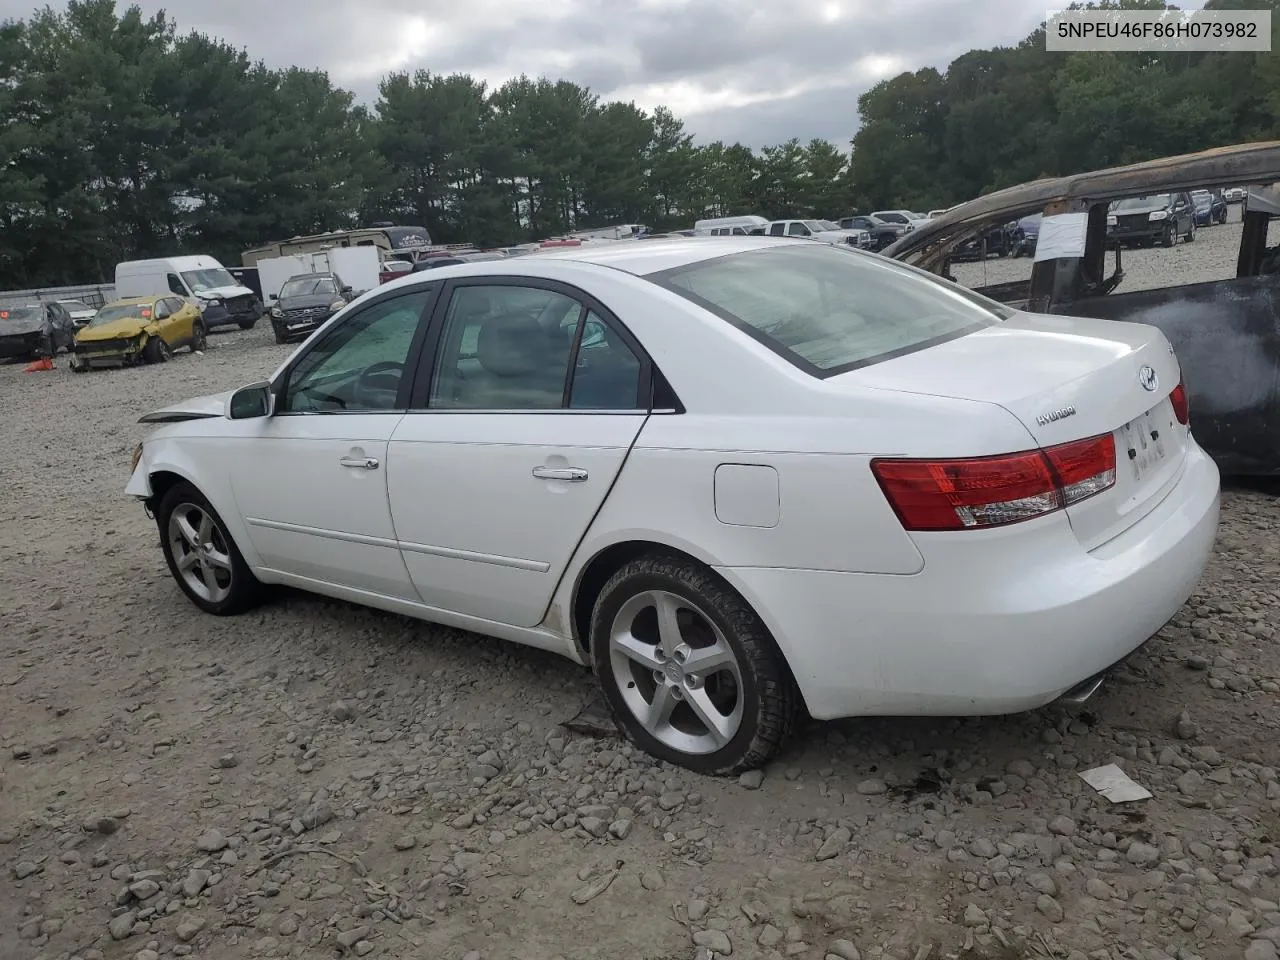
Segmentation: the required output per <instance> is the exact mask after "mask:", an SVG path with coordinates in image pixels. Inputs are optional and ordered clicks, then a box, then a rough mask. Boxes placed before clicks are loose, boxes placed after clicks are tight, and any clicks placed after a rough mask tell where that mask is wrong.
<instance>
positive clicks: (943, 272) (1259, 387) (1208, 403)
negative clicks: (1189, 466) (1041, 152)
mask: <svg viewBox="0 0 1280 960" xmlns="http://www.w3.org/2000/svg"><path fill="white" fill-rule="evenodd" d="M1277 182H1280V141H1269V142H1258V143H1246V144H1238V145H1234V146H1228V147H1221V148H1217V149H1213V150H1206V151H1203V152H1200V153H1193V154H1186V155H1181V156H1175V157H1165V158H1162V159H1158V160H1149V161H1146V162H1143V163H1137V164H1132V165H1129V166H1124V167H1115V168H1111V169H1107V170H1098V171H1093V172H1089V173H1080V174H1074V175H1071V176H1066V177H1055V178H1048V179H1042V180H1036V181H1033V182H1031V183H1025V184H1021V185H1019V186H1015V187H1009V188H1007V189H1004V190H999V191H996V192H993V193H990V194H987V195H986V196H983V197H979V198H977V199H975V200H971V201H969V202H967V203H963V204H960V205H959V206H957V207H954V208H952V209H951V210H949V211H948V212H947V213H946V214H945V215H943V216H942V217H939V218H938V219H937V220H934V221H931V222H930V223H928V224H926V225H924V226H921V227H919V228H917V229H916V230H914V231H912V232H911V233H910V234H908V235H907V236H905V237H903V238H902V239H901V240H900V241H898V242H897V243H895V244H894V245H893V246H891V247H889V248H888V249H887V250H886V251H885V255H886V256H889V257H892V258H894V259H897V260H900V261H902V262H905V263H908V264H911V265H913V266H916V267H919V268H921V269H924V270H928V271H930V272H932V273H935V274H938V275H940V276H944V277H947V278H948V279H952V280H954V279H955V278H954V277H953V276H952V274H951V271H950V269H949V264H950V263H951V262H952V260H953V259H954V258H955V254H956V252H957V251H959V250H962V249H963V248H964V245H965V244H966V243H968V242H970V241H971V239H972V238H973V237H975V236H979V235H981V233H982V232H983V231H985V230H988V229H990V228H991V227H993V226H995V225H998V224H1001V223H1005V222H1007V221H1008V220H1009V219H1010V218H1011V217H1025V216H1028V215H1031V214H1041V215H1042V217H1041V221H1040V230H1039V236H1038V239H1037V247H1036V252H1035V256H1034V262H1033V266H1032V271H1031V276H1030V277H1029V278H1027V279H1020V280H1015V281H1006V282H1000V283H993V284H989V285H981V286H975V287H974V288H973V289H974V290H975V292H977V293H980V294H982V295H984V296H986V297H990V298H992V299H994V300H997V301H1000V302H1002V303H1006V304H1009V305H1010V306H1015V307H1017V308H1018V309H1021V310H1026V311H1029V312H1032V313H1041V314H1066V315H1069V316H1072V317H1094V318H1098V319H1102V320H1115V321H1130V322H1137V323H1143V324H1148V325H1151V326H1154V327H1157V328H1158V329H1159V330H1160V331H1161V332H1163V333H1164V335H1165V336H1166V337H1167V338H1168V340H1169V343H1170V344H1171V349H1172V350H1173V351H1174V353H1175V354H1176V355H1177V358H1178V361H1179V363H1180V365H1181V368H1182V371H1183V373H1184V374H1185V377H1186V390H1187V394H1188V398H1189V401H1190V406H1191V409H1193V410H1194V411H1195V419H1194V431H1195V436H1196V439H1197V440H1198V441H1199V442H1200V444H1201V445H1202V446H1203V447H1204V448H1205V450H1206V451H1208V453H1209V454H1210V455H1211V456H1212V457H1213V459H1214V460H1215V461H1216V462H1217V464H1218V466H1219V469H1220V470H1221V471H1222V473H1224V474H1227V475H1235V476H1245V475H1255V476H1280V276H1278V275H1277V274H1276V273H1275V272H1273V267H1272V266H1271V265H1272V264H1274V263H1276V261H1277V259H1278V258H1277V256H1276V250H1277V248H1276V246H1273V247H1270V248H1269V247H1267V230H1268V226H1269V224H1270V222H1271V221H1272V220H1273V219H1274V218H1276V217H1277V216H1280V193H1278V192H1277V189H1276V187H1275V186H1274V185H1275V184H1276V183H1277ZM1230 185H1245V186H1246V187H1248V197H1247V200H1246V203H1245V212H1244V223H1243V228H1242V231H1241V240H1240V246H1239V250H1238V251H1237V256H1236V259H1235V262H1234V263H1232V264H1226V265H1224V273H1229V274H1230V275H1227V276H1224V278H1222V279H1219V280H1213V281H1208V282H1192V283H1183V284H1182V285H1176V286H1166V287H1161V288H1158V289H1126V285H1125V273H1124V269H1123V251H1122V249H1121V248H1122V246H1127V245H1128V242H1129V241H1137V242H1140V243H1145V242H1146V241H1148V240H1158V241H1159V242H1161V243H1163V244H1166V245H1172V244H1173V243H1176V242H1177V241H1178V240H1179V239H1186V240H1192V239H1194V236H1195V220H1194V216H1193V214H1192V205H1191V199H1190V194H1191V192H1192V191H1194V190H1199V189H1205V190H1215V189H1222V188H1225V187H1228V186H1230ZM1277 246H1280V245H1277ZM1150 255H1152V254H1147V256H1150ZM1155 389H1157V391H1158V392H1159V391H1163V386H1162V385H1161V386H1159V387H1157V388H1155ZM1153 402H1154V400H1153ZM1128 453H1129V452H1126V455H1128ZM1135 455H1136V454H1135Z"/></svg>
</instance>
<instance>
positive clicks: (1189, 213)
mask: <svg viewBox="0 0 1280 960" xmlns="http://www.w3.org/2000/svg"><path fill="white" fill-rule="evenodd" d="M1195 238H1196V213H1195V207H1194V206H1193V205H1192V203H1191V196H1190V194H1187V193H1155V194H1151V195H1149V196H1146V197H1125V198H1124V199H1123V200H1117V201H1116V202H1115V203H1113V204H1112V205H1111V210H1110V211H1109V212H1108V215H1107V239H1108V240H1109V241H1111V242H1114V243H1121V244H1126V245H1127V244H1141V245H1142V246H1145V247H1149V246H1152V245H1153V244H1155V243H1161V244H1163V245H1164V246H1166V247H1172V246H1173V245H1174V244H1175V243H1177V242H1178V240H1179V239H1182V240H1186V241H1187V243H1190V242H1191V241H1192V240H1194V239H1195Z"/></svg>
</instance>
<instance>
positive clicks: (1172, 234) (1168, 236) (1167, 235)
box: [1160, 223, 1178, 247]
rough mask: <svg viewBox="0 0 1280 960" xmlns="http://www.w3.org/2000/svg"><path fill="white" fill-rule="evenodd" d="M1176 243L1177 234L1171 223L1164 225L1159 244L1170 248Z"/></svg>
mask: <svg viewBox="0 0 1280 960" xmlns="http://www.w3.org/2000/svg"><path fill="white" fill-rule="evenodd" d="M1177 242H1178V232H1177V230H1176V229H1174V226H1173V224H1172V223H1169V224H1165V228H1164V234H1163V235H1162V236H1161V237H1160V243H1161V245H1163V246H1166V247H1172V246H1173V245H1174V244H1175V243H1177Z"/></svg>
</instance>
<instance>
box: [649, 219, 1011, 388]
mask: <svg viewBox="0 0 1280 960" xmlns="http://www.w3.org/2000/svg"><path fill="white" fill-rule="evenodd" d="M648 279H649V280H652V281H653V282H655V283H658V284H659V285H661V286H663V287H666V288H667V289H669V290H672V291H674V292H676V293H678V294H680V295H681V296H684V297H686V298H688V299H689V300H691V301H693V302H694V303H696V304H698V305H699V306H702V307H705V308H706V309H708V310H710V311H711V312H712V313H714V314H716V315H718V316H720V317H722V318H723V319H725V320H727V321H728V322H729V323H732V324H733V325H734V326H735V327H737V328H738V329H740V330H742V331H744V332H746V333H747V334H749V335H750V336H752V337H754V338H755V339H757V340H759V341H760V342H761V343H763V344H765V345H766V346H768V347H769V348H770V349H772V350H774V351H775V352H777V353H778V354H780V355H782V356H783V357H785V358H786V359H787V360H789V361H791V362H792V363H794V364H795V365H796V366H797V367H800V368H801V369H802V370H805V371H806V372H808V373H811V374H813V375H814V376H818V377H828V376H833V375H835V374H839V373H844V372H845V371H848V370H853V369H856V368H858V367H865V366H868V365H870V364H873V363H878V362H880V361H883V360H889V359H891V358H893V357H898V356H902V355H904V354H907V353H913V352H915V351H917V350H923V349H925V348H927V347H931V346H934V345H936V344H939V343H944V342H946V341H948V340H954V339H956V338H958V337H962V336H964V335H965V334H968V333H973V332H974V331H976V330H980V329H982V328H983V327H988V326H991V325H992V324H995V323H999V322H1001V321H1002V320H1005V319H1008V318H1009V317H1010V316H1012V315H1013V311H1012V310H1011V309H1009V308H1008V307H1005V306H1003V305H1001V304H999V303H996V302H995V301H994V300H988V299H987V298H986V297H982V296H979V295H978V294H976V293H973V292H972V291H970V290H966V289H965V288H964V287H961V286H959V285H958V284H955V283H952V282H951V281H949V280H943V279H941V278H939V277H935V276H933V275H932V274H929V273H926V272H925V271H923V270H916V269H914V268H912V267H908V266H905V265H903V264H900V263H897V262H896V261H893V260H889V259H887V258H885V257H881V256H878V255H876V254H867V253H859V252H857V251H854V250H846V249H842V248H840V247H836V246H832V245H829V244H815V243H805V244H795V245H790V244H788V245H787V246H778V247H772V248H770V249H766V250H751V251H746V252H743V253H736V254H730V255H729V256H724V257H718V258H716V259H714V260H704V261H700V262H698V263H693V264H689V265H688V266H683V267H677V268H675V269H673V270H667V271H664V272H662V273H660V274H653V275H651V276H649V277H648Z"/></svg>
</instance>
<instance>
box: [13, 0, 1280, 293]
mask: <svg viewBox="0 0 1280 960" xmlns="http://www.w3.org/2000/svg"><path fill="white" fill-rule="evenodd" d="M1104 5H1112V4H1110V3H1108V4H1104ZM1121 5H1124V6H1146V7H1152V6H1154V7H1161V6H1163V4H1162V3H1161V2H1160V0H1121ZM1207 5H1208V6H1222V7H1226V8H1234V9H1238V8H1241V7H1249V6H1261V7H1267V8H1276V7H1277V6H1280V0H1210V2H1209V3H1208V4H1207ZM1274 19H1275V20H1276V21H1277V22H1280V16H1278V17H1276V18H1274ZM1273 26H1274V25H1273ZM1275 49H1276V50H1277V51H1280V43H1277V44H1276V45H1275ZM855 113H856V116H855ZM1277 118H1280V58H1277V57H1276V56H1274V55H1273V54H1257V55H1254V54H1188V53H1178V54H1163V55H1145V54H1096V53H1091V54H1056V53H1048V52H1046V51H1045V49H1044V35H1043V30H1039V31H1036V32H1035V33H1033V34H1032V35H1031V36H1029V37H1028V38H1026V40H1024V41H1023V42H1022V43H1020V44H1018V45H1017V46H1015V47H1007V48H997V49H993V50H981V51H972V52H970V53H967V54H965V55H963V56H962V57H960V58H958V59H957V60H956V61H954V62H953V63H952V64H951V65H950V66H949V67H948V68H947V69H946V71H945V72H940V71H938V70H935V69H932V68H929V69H924V70H919V71H915V72H911V73H904V74H902V75H901V76H898V77H895V78H893V79H890V80H886V81H884V82H882V83H880V84H878V85H876V86H875V87H874V88H872V89H871V90H870V91H868V92H867V93H866V94H864V95H863V96H861V97H860V98H858V100H857V103H856V110H855V104H852V103H851V104H850V116H849V125H850V129H851V130H852V129H853V128H854V127H855V126H856V127H857V133H856V134H855V135H854V136H853V137H852V141H851V147H852V149H851V150H850V151H848V152H846V151H845V150H842V149H841V148H840V147H838V146H837V145H835V144H833V143H831V142H829V141H826V140H820V139H817V140H811V141H809V142H807V143H801V142H800V141H799V140H796V139H793V140H790V141H788V142H786V143H783V144H780V145H776V146H770V147H765V148H763V149H761V150H758V151H757V150H752V149H750V148H748V147H746V146H743V145H742V144H740V143H734V144H726V143H723V142H714V143H709V144H699V143H695V142H694V138H693V136H692V135H691V134H690V133H689V132H688V131H687V130H686V129H685V126H684V124H683V122H682V121H681V120H680V119H679V118H678V117H676V116H675V115H674V114H673V113H672V112H671V111H670V110H667V109H665V108H662V107H659V108H657V109H655V110H653V111H651V112H649V111H645V110H641V109H640V108H638V107H636V106H635V105H634V104H632V103H617V102H604V101H602V100H601V98H600V97H599V96H598V95H597V94H595V93H593V92H591V91H590V90H589V89H587V88H584V87H581V86H579V85H577V84H574V83H570V82H568V81H564V80H551V79H547V78H538V79H531V78H528V77H524V76H522V77H518V78H514V79H512V80H509V81H507V82H506V83H504V84H502V85H501V86H499V87H497V88H490V87H488V86H487V85H486V84H485V83H483V82H482V81H479V80H476V79H475V78H473V77H470V76H467V75H464V74H452V75H447V76H446V75H441V74H437V73H432V72H429V71H425V70H422V71H416V72H411V73H410V72H402V73H392V74H389V75H388V76H386V77H385V78H384V79H383V80H382V82H381V84H380V85H379V95H378V99H377V101H376V102H375V103H374V104H373V105H372V106H365V105H363V104H359V103H357V102H355V99H354V97H353V95H352V94H351V93H349V92H348V91H346V90H343V89H341V88H340V87H338V86H336V85H335V84H334V83H332V82H331V80H330V78H329V77H328V75H327V74H326V73H324V72H323V71H316V70H304V69H300V68H296V67H290V68H285V69H273V68H268V67H267V66H266V65H264V64H263V63H261V62H259V61H254V60H251V59H250V58H249V56H248V54H247V53H246V52H245V51H243V50H238V49H236V48H234V47H232V46H231V45H229V44H227V43H226V42H224V41H222V40H219V39H217V38H212V37H208V36H205V35H202V34H198V33H186V34H180V33H179V31H178V27H177V25H176V24H175V23H174V22H173V21H172V20H171V19H169V18H168V17H166V16H165V15H164V14H163V13H162V14H157V15H156V16H154V17H150V18H147V17H144V16H143V14H142V13H141V11H140V10H139V9H138V8H137V7H129V8H127V9H125V10H123V11H119V10H118V9H117V7H116V4H115V2H114V0H71V2H70V3H69V4H68V5H67V6H66V8H65V9H61V10H54V9H51V8H45V9H44V10H41V11H39V12H37V13H35V14H34V15H33V16H31V17H30V18H28V19H26V20H10V21H5V22H4V23H0V290H3V289H16V288H22V287H27V286H45V285H56V284H69V283H82V282H96V281H99V280H103V279H107V278H109V277H110V275H111V272H112V268H113V266H114V264H115V263H117V262H118V261H120V260H123V259H130V258H134V257H145V256H157V255H164V254H169V253H175V252H202V253H212V254H214V255H215V256H218V257H219V258H220V259H222V261H223V262H224V263H227V264H237V263H239V262H240V252H241V251H242V250H244V249H247V248H249V247H252V246H255V245H258V244H261V243H264V242H268V241H271V240H277V239H282V238H285V237H288V236H292V235H295V234H305V233H314V232H319V231H322V230H332V229H337V228H341V227H351V226H357V225H360V224H367V223H372V222H376V221H391V222H395V223H404V224H421V225H424V226H426V227H427V228H428V229H429V230H430V231H431V233H432V236H433V237H434V238H435V239H436V240H437V241H439V242H457V241H469V242H473V243H476V244H479V245H497V244H511V243H516V242H520V241H524V240H529V239H536V238H540V237H545V236H549V235H554V234H558V233H563V232H566V231H568V230H570V229H578V228H585V227H594V226H604V225H608V224H613V223H646V224H649V225H650V226H651V227H653V228H655V229H659V230H662V229H671V228H677V227H682V226H688V225H691V224H692V222H693V221H694V220H695V219H697V218H699V217H703V216H718V215H732V214H741V213H759V214H763V215H764V216H767V217H791V216H802V217H807V216H818V217H836V216H841V215H844V214H847V213H851V212H853V211H854V210H856V209H861V210H864V211H865V210H871V209H876V208H883V207H910V208H918V209H929V208H932V207H939V206H947V205H950V204H952V203H957V202H960V201H962V200H966V199H969V198H971V197H973V196H977V195H978V194H980V193H983V192H986V191H988V190H991V189H996V188H998V187H1002V186H1007V185H1009V184H1012V183H1017V182H1020V181H1022V180H1027V179H1032V178H1035V177H1037V176H1045V175H1055V174H1062V173H1069V172H1073V171H1078V170H1086V169H1094V168H1097V167H1100V166H1107V165H1111V164H1113V163H1121V162H1126V161H1130V160H1138V159H1145V158H1148V157H1153V156H1161V155H1164V154H1169V153H1178V152H1183V151H1186V150H1193V149H1200V148H1202V147H1208V146H1213V145H1217V144H1223V143H1232V142H1238V141H1241V140H1253V139H1264V138H1268V137H1273V136H1276V135H1277V128H1278V124H1280V120H1278V119H1277Z"/></svg>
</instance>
